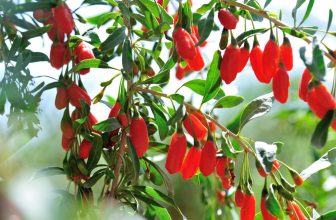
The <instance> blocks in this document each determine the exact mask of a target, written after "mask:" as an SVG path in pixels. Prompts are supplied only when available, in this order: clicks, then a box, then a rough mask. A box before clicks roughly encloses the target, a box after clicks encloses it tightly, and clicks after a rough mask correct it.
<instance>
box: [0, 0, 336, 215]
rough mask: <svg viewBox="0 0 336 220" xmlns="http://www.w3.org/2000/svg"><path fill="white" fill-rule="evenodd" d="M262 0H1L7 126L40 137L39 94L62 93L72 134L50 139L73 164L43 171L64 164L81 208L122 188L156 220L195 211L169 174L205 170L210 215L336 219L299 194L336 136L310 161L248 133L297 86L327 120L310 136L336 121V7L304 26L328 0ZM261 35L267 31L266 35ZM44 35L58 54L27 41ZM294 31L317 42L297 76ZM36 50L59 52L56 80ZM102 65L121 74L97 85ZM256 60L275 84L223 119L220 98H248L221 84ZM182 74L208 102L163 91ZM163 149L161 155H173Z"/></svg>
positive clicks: (198, 175) (127, 201)
mask: <svg viewBox="0 0 336 220" xmlns="http://www.w3.org/2000/svg"><path fill="white" fill-rule="evenodd" d="M263 2H264V3H263V4H262V3H261V1H260V2H259V1H257V0H250V1H232V0H209V1H207V2H206V3H205V4H200V5H201V6H200V7H198V8H195V7H194V6H193V3H192V1H191V0H187V1H183V2H182V1H173V0H171V1H169V0H162V1H155V0H122V1H121V0H120V1H116V0H83V1H81V5H80V7H79V8H70V7H69V6H68V4H67V2H66V1H64V0H30V1H28V0H25V1H7V0H5V1H1V2H0V9H1V10H0V62H1V65H3V67H4V68H3V69H4V73H3V75H2V80H1V82H0V112H1V114H4V113H7V115H8V126H9V128H12V129H19V128H20V129H25V130H27V131H28V132H29V133H30V135H31V137H34V136H37V133H38V130H39V120H38V117H37V113H38V110H39V104H40V102H41V98H42V95H43V94H45V93H47V91H48V90H56V91H57V92H56V97H55V107H56V108H57V109H58V110H60V111H62V112H63V117H62V119H61V121H60V131H61V133H62V138H61V140H52V141H57V143H59V144H58V145H59V146H60V148H62V149H63V150H64V158H63V161H60V164H62V166H60V167H48V168H46V169H43V170H41V171H39V172H38V175H41V174H42V173H44V174H47V175H53V174H62V175H65V176H66V177H67V179H68V181H69V182H70V183H73V184H74V185H75V187H74V192H68V194H66V195H67V198H68V199H69V198H72V199H73V200H71V199H70V200H69V201H70V202H73V203H75V200H76V201H77V203H78V204H79V205H78V206H75V209H74V210H72V211H73V212H74V213H76V214H75V215H74V216H73V217H72V219H76V218H81V217H83V216H84V217H88V216H89V217H91V218H93V217H92V216H90V215H91V214H92V213H91V214H88V213H87V212H86V210H88V209H98V208H99V209H104V206H102V205H101V204H106V203H108V202H109V201H111V200H112V201H117V203H115V204H118V205H116V206H117V208H120V209H125V207H127V208H126V209H130V210H134V212H136V213H138V214H140V215H142V216H144V217H145V218H147V219H172V218H173V217H172V213H175V215H174V216H175V217H176V218H178V217H177V216H179V218H185V216H184V214H183V212H182V211H181V210H180V208H179V207H178V205H177V204H176V202H175V200H174V196H173V195H174V193H173V188H172V186H171V182H170V179H169V176H168V175H167V173H169V174H174V175H181V176H182V178H183V179H184V180H188V179H191V178H194V179H196V180H199V184H200V186H201V188H202V194H203V195H204V194H207V198H204V206H205V207H207V210H211V211H210V212H206V216H205V217H204V219H218V218H219V219H225V217H227V216H228V213H232V212H231V211H232V209H234V210H236V211H239V212H240V219H243V220H245V219H247V220H249V219H255V218H259V219H260V218H263V219H270V220H273V219H286V218H287V219H288V218H289V219H300V220H301V219H335V218H336V211H330V212H328V213H326V214H318V210H319V207H318V206H317V207H316V206H314V205H312V204H313V201H311V202H310V201H307V200H303V199H302V197H301V194H300V193H298V192H297V188H298V187H300V186H301V185H303V184H305V183H306V182H307V181H309V177H310V176H312V175H313V174H314V173H316V172H318V171H320V170H322V169H325V168H328V167H330V166H331V165H332V163H334V162H335V161H336V154H335V151H336V150H335V148H332V149H329V150H328V151H327V152H326V153H325V154H324V155H323V156H322V157H321V158H320V159H318V158H316V162H315V163H313V164H312V165H311V166H309V167H308V168H307V169H305V170H303V171H302V172H301V173H299V172H298V171H296V170H295V169H294V168H292V167H290V166H289V165H288V164H287V162H286V161H282V160H279V159H278V158H277V154H279V152H280V149H281V148H282V146H283V145H284V144H283V143H282V142H280V141H281V137H279V139H280V141H277V140H274V141H273V142H272V143H267V142H265V141H256V140H253V139H252V138H250V137H246V136H245V135H244V131H243V128H244V126H245V125H246V124H247V123H248V122H249V121H251V120H254V119H256V118H259V117H261V116H264V115H265V114H267V113H268V112H270V111H271V110H272V107H273V104H274V102H278V103H280V104H286V103H287V102H288V100H289V99H293V97H294V96H295V94H292V93H290V90H289V89H290V88H291V87H292V86H293V84H298V87H299V90H298V91H297V95H296V96H298V97H299V98H300V99H301V100H302V101H304V102H306V104H305V105H306V106H307V107H308V108H309V111H310V112H312V113H313V114H314V115H316V117H317V118H318V119H319V122H318V123H317V124H316V128H315V130H314V132H313V133H312V134H311V143H312V145H315V146H316V147H318V148H322V147H323V146H325V145H326V143H327V140H328V134H330V133H331V132H334V131H332V130H336V118H335V108H336V101H335V93H336V92H335V91H336V90H335V81H336V80H335V79H336V77H335V76H333V77H332V78H333V82H332V83H333V85H332V89H329V88H328V87H329V82H328V80H327V77H326V73H327V71H329V70H331V69H334V70H335V64H336V52H334V51H333V49H331V48H329V47H328V45H326V44H325V43H324V42H323V40H324V39H325V37H330V36H331V37H334V36H335V32H332V31H329V29H330V27H331V24H332V19H333V11H332V10H330V11H329V15H328V23H327V28H326V29H325V30H321V27H305V26H304V23H305V21H306V20H307V18H308V17H309V16H310V13H311V11H312V8H313V7H319V6H318V5H317V6H314V1H313V0H310V1H309V2H308V4H307V8H306V10H305V13H304V16H303V18H301V19H300V20H299V19H298V18H297V13H298V10H299V9H300V8H302V7H303V5H306V4H303V3H304V2H305V1H302V0H297V1H296V4H295V6H294V8H293V10H292V14H291V17H290V15H288V14H282V13H281V12H280V14H276V13H275V12H270V11H268V10H267V7H268V6H269V5H270V4H271V3H272V1H269V0H268V1H263ZM194 3H195V2H194ZM315 4H323V3H322V2H318V3H315ZM97 6H103V7H105V8H106V9H108V11H107V12H100V11H97V15H96V16H95V17H86V15H85V14H80V13H79V12H78V10H79V9H81V8H82V7H90V8H92V10H95V7H97ZM321 16H323V15H321ZM282 17H286V18H289V17H290V19H291V20H292V21H293V22H292V23H293V24H292V25H287V24H285V23H284V22H282ZM263 21H266V22H263ZM83 24H84V27H83ZM102 30H103V31H105V32H106V33H104V34H102V33H101V32H102ZM321 32H322V33H325V35H323V36H322V37H321V35H319V33H321ZM210 34H211V35H214V36H216V37H215V40H216V45H218V46H217V49H216V50H215V51H207V49H206V48H207V46H208V44H209V43H210V42H208V41H209V39H210V38H209V36H210ZM261 35H264V36H266V39H267V40H266V41H265V40H260V39H261V38H262V37H261ZM33 38H38V39H40V40H41V41H44V40H45V41H47V40H48V41H50V42H51V47H50V54H44V53H41V52H37V51H34V50H33V49H34V48H31V47H29V45H30V43H31V41H32V39H33ZM258 38H259V40H258ZM262 39H264V38H262ZM293 39H295V40H302V42H303V43H305V44H306V43H307V44H306V45H305V46H303V47H301V48H300V49H299V55H300V58H301V61H302V62H303V64H304V66H305V69H302V70H300V72H302V78H301V80H300V82H299V83H297V82H295V81H293V80H292V75H291V71H292V70H293V68H294V67H295V65H296V63H295V62H294V60H295V59H294V57H293V56H294V55H293V54H294V50H293V48H292V44H291V41H292V40H293ZM209 52H210V53H209ZM116 60H117V61H116ZM36 62H49V63H50V68H54V69H57V71H58V73H59V75H58V76H57V77H56V78H57V79H56V78H55V79H54V80H53V81H52V82H48V83H47V82H46V81H43V82H41V83H40V84H38V85H35V84H34V82H35V77H33V76H32V74H31V72H30V64H32V63H36ZM250 67H251V68H250ZM96 69H105V71H106V72H109V73H111V74H112V77H111V74H109V75H107V74H106V76H105V78H106V80H105V81H103V82H101V83H100V86H101V90H100V92H99V93H98V94H93V93H92V91H90V89H89V87H87V86H86V85H84V83H83V81H82V79H83V78H85V77H86V76H87V75H94V74H96V73H95V70H96ZM246 69H248V70H249V71H251V72H253V73H254V75H255V77H256V79H257V80H258V81H259V82H260V83H262V84H270V87H267V88H268V90H269V91H268V93H266V94H264V95H262V96H259V97H254V99H253V100H251V101H249V102H246V103H245V105H244V106H243V107H241V110H240V111H239V113H238V114H237V116H235V117H232V121H233V122H232V123H230V124H228V125H225V124H224V123H223V122H221V121H220V120H218V117H219V115H218V112H217V111H213V110H214V109H220V108H232V107H236V106H239V105H240V104H241V103H242V102H243V101H244V98H243V97H242V96H236V95H227V94H226V93H225V92H224V90H223V85H228V84H231V83H233V82H235V81H237V80H240V79H241V78H237V76H238V74H241V75H243V74H246V73H245V71H243V70H246ZM46 71H47V70H46ZM328 79H329V78H328ZM117 80H119V82H118V84H119V87H118V88H113V89H114V91H116V94H117V96H115V97H111V96H109V94H106V89H107V88H108V87H112V83H113V82H115V81H117ZM179 80H183V81H182V82H183V83H181V87H186V88H189V89H190V90H191V91H192V93H195V94H198V95H199V96H200V100H199V101H201V103H200V105H196V104H195V103H197V102H194V101H193V100H192V99H189V96H188V95H187V94H182V93H178V91H176V92H172V91H167V90H166V87H167V86H169V85H170V84H173V83H179V82H180V81H179ZM198 104H199V103H198ZM93 105H106V106H108V107H109V108H110V111H109V114H108V116H107V117H105V118H106V119H105V120H101V121H98V120H97V119H96V117H95V116H94V115H93V113H92V111H91V108H92V106H93ZM293 108H294V109H293V111H295V110H296V109H295V107H293ZM235 111H236V110H235ZM233 113H235V114H236V112H233ZM269 120H271V119H269ZM14 122H19V123H14ZM18 125H19V126H20V127H17V128H16V127H15V126H18ZM13 126H14V127H13ZM260 126H262V125H260ZM329 127H330V128H329ZM255 129H258V127H257V128H255ZM274 133H277V131H274ZM283 150H284V151H286V149H283ZM297 151H298V152H299V151H300V148H299V147H298V149H297ZM299 154H300V153H298V155H299ZM298 157H299V156H298ZM156 158H164V159H163V161H164V165H163V166H161V165H160V164H159V163H157V159H156ZM251 164H253V165H251ZM254 164H255V165H254ZM252 169H256V170H257V172H258V173H259V175H260V177H258V178H261V179H262V180H263V181H264V187H263V188H262V189H258V190H256V189H255V186H254V185H253V179H254V177H253V178H252V177H251V170H252ZM98 188H99V189H98ZM311 190H313V189H311ZM256 191H258V192H259V191H260V192H262V193H261V194H260V195H258V193H255V192H256ZM299 192H300V191H299ZM194 196H195V197H198V196H200V195H194ZM190 199H191V200H192V199H193V198H190ZM69 201H68V202H69ZM258 204H260V205H258ZM218 207H221V208H218ZM223 207H224V208H223ZM219 209H221V210H222V211H221V212H218V210H219ZM223 210H225V211H224V212H223ZM259 210H260V212H259ZM0 215H1V214H0ZM97 215H98V216H99V214H97ZM234 216H235V215H232V216H231V217H232V218H234ZM89 217H88V218H89ZM4 218H6V217H4ZM94 218H96V219H99V218H101V217H97V216H96V217H94Z"/></svg>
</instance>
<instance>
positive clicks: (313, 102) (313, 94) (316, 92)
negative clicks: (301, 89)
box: [307, 84, 336, 118]
mask: <svg viewBox="0 0 336 220" xmlns="http://www.w3.org/2000/svg"><path fill="white" fill-rule="evenodd" d="M307 102H308V105H309V107H310V109H311V110H312V111H313V112H314V114H315V115H316V116H317V117H319V118H323V117H324V115H325V114H326V113H327V112H328V111H329V110H333V109H335V107H336V102H335V100H334V97H333V96H332V95H331V94H330V92H329V91H328V89H327V88H326V87H325V86H324V85H323V84H319V85H317V86H314V87H313V88H312V89H311V90H309V91H308V94H307Z"/></svg>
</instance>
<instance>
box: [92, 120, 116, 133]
mask: <svg viewBox="0 0 336 220" xmlns="http://www.w3.org/2000/svg"><path fill="white" fill-rule="evenodd" d="M120 127H121V125H120V123H119V120H118V119H116V118H109V119H106V120H104V121H101V122H98V123H97V124H95V125H93V126H92V128H93V129H94V130H97V131H102V132H109V131H114V130H116V129H118V128H120Z"/></svg>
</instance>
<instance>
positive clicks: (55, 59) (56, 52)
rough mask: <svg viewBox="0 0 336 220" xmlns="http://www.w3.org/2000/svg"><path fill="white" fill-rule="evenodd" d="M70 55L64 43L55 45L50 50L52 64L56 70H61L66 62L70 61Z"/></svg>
mask: <svg viewBox="0 0 336 220" xmlns="http://www.w3.org/2000/svg"><path fill="white" fill-rule="evenodd" d="M68 57H69V54H68V51H67V47H66V45H65V44H64V43H53V44H52V45H51V48H50V64H51V66H52V67H54V68H56V69H60V68H61V67H62V66H63V64H64V63H65V61H66V60H68Z"/></svg>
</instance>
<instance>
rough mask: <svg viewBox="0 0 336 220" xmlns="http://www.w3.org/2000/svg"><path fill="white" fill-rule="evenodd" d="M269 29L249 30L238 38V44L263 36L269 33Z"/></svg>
mask: <svg viewBox="0 0 336 220" xmlns="http://www.w3.org/2000/svg"><path fill="white" fill-rule="evenodd" d="M268 30H269V29H268V28H257V29H252V30H248V31H244V32H243V33H241V34H240V35H239V36H238V37H237V38H236V40H237V42H238V44H241V43H243V42H244V41H245V40H246V39H248V38H249V37H252V36H254V35H256V34H263V33H265V32H266V31H268Z"/></svg>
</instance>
